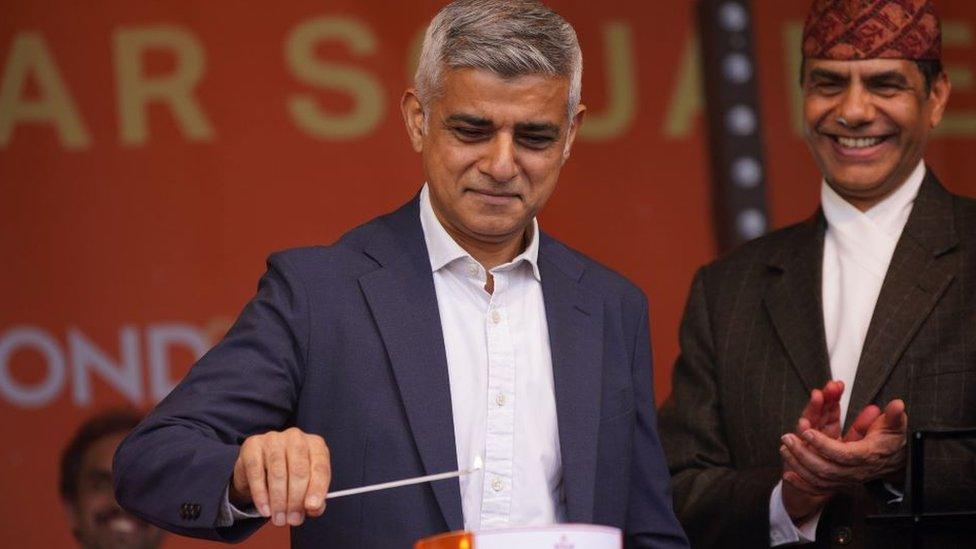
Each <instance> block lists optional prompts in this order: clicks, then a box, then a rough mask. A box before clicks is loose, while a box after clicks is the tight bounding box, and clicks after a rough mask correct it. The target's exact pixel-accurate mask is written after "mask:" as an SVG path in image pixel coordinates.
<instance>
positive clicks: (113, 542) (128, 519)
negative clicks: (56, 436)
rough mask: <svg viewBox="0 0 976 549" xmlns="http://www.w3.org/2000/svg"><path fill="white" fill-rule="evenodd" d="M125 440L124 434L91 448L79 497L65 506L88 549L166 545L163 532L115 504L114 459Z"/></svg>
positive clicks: (139, 548) (80, 480) (85, 459)
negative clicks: (116, 450) (163, 541)
mask: <svg viewBox="0 0 976 549" xmlns="http://www.w3.org/2000/svg"><path fill="white" fill-rule="evenodd" d="M124 437H125V434H124V433H118V434H113V435H109V436H106V437H103V438H101V439H99V440H98V441H96V442H95V443H94V444H92V445H91V446H90V447H89V448H88V451H87V452H85V454H84V457H83V458H82V463H81V471H80V473H79V475H78V497H77V499H76V500H75V501H74V502H67V503H66V504H65V506H66V510H67V513H68V520H69V522H70V523H71V527H72V531H73V533H74V534H75V537H76V538H77V539H78V542H79V543H80V545H81V546H82V547H85V548H86V549H151V548H155V547H158V546H159V545H160V542H161V541H162V537H163V532H162V530H160V529H158V528H156V527H155V526H151V525H149V524H148V523H146V522H143V521H142V520H140V519H138V518H136V517H134V516H132V515H130V514H129V513H127V512H125V511H123V510H122V508H121V507H119V505H118V503H116V502H115V494H114V493H113V489H112V456H113V454H115V449H116V447H118V445H119V443H120V442H122V439H123V438H124Z"/></svg>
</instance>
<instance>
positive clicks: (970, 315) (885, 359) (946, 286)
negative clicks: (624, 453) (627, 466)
mask: <svg viewBox="0 0 976 549" xmlns="http://www.w3.org/2000/svg"><path fill="white" fill-rule="evenodd" d="M825 227H826V224H825V221H824V217H823V214H822V213H821V212H818V213H817V214H816V215H814V216H813V217H812V218H811V219H810V220H808V221H806V222H804V223H801V224H798V225H793V226H791V227H787V228H784V229H781V230H779V231H776V232H773V233H771V234H769V235H767V236H765V237H762V238H760V239H758V240H755V241H753V242H750V243H749V244H746V245H744V246H743V247H741V248H740V249H738V250H737V251H735V252H733V253H732V254H731V255H729V256H728V257H725V258H722V259H720V260H718V261H716V262H714V263H712V264H710V265H707V266H705V267H703V268H702V269H701V270H700V271H699V272H698V273H697V275H696V276H695V280H694V283H693V285H692V289H691V295H690V296H689V299H688V304H687V307H686V309H685V314H684V319H683V322H682V326H681V333H680V342H681V356H680V357H679V358H678V361H677V364H676V365H675V369H674V374H673V393H672V395H671V397H670V398H669V399H668V400H667V402H665V404H664V406H663V408H662V410H661V414H660V432H661V437H662V439H663V444H664V448H665V452H666V454H667V458H668V463H669V467H670V470H671V473H672V475H673V477H674V480H673V482H674V500H675V511H676V512H677V514H678V517H679V519H680V520H681V522H682V523H683V525H684V528H685V531H686V532H687V533H688V536H689V538H690V539H691V542H692V546H693V547H764V546H768V545H769V497H770V493H771V492H772V489H773V487H774V486H775V485H776V483H777V482H778V481H779V479H780V474H781V472H782V464H781V460H780V456H779V447H780V436H781V435H783V434H784V433H786V432H789V431H791V430H792V429H793V427H794V425H795V424H796V421H797V419H798V418H799V415H800V413H801V411H802V410H803V407H804V406H805V405H806V402H807V399H808V395H809V394H810V390H811V389H813V388H817V387H822V386H823V385H824V383H825V382H826V381H827V380H828V379H829V377H828V376H829V371H830V366H829V360H828V357H827V345H826V340H825V336H824V327H823V312H822V308H821V278H820V273H821V266H822V263H823V260H822V257H823V238H824V230H825ZM848 390H850V389H848ZM894 398H902V399H905V401H906V404H907V411H908V417H909V429H910V430H914V429H920V428H955V427H976V202H974V201H973V200H970V199H966V198H961V197H958V196H954V195H952V194H949V193H948V192H947V191H946V190H945V189H944V188H943V187H942V186H941V185H940V184H939V182H938V181H937V180H936V178H935V176H934V175H932V174H931V173H928V174H927V175H926V178H925V181H924V182H923V184H922V187H921V189H920V191H919V194H918V197H917V198H916V200H915V205H914V207H913V210H912V213H911V216H910V217H909V219H908V222H907V224H906V226H905V229H904V232H903V233H902V236H901V238H900V239H899V241H898V245H897V247H896V249H895V252H894V256H893V257H892V261H891V265H890V267H889V268H888V273H887V276H886V278H885V281H884V284H883V287H882V290H881V294H880V296H879V298H878V303H877V306H876V308H875V311H874V316H873V317H872V320H871V324H870V328H869V330H868V334H867V338H866V340H865V343H864V350H863V352H862V356H861V359H860V363H859V365H858V370H857V377H856V379H855V382H854V386H853V393H852V397H851V401H850V407H849V410H848V413H847V419H848V423H850V421H851V419H852V418H853V416H855V415H856V414H857V413H858V412H859V411H860V410H861V409H862V408H864V406H866V405H868V404H871V403H874V404H878V405H879V406H883V405H884V404H885V403H887V402H888V401H889V400H891V399H894ZM926 453H927V454H929V455H928V456H927V458H928V460H930V461H931V463H932V464H933V465H934V464H936V463H938V466H937V467H936V468H934V469H933V468H930V471H929V472H928V476H927V478H926V483H925V484H926V487H927V489H926V494H927V497H928V501H929V502H931V503H932V505H933V506H937V507H941V508H948V507H950V506H953V505H958V504H967V503H968V504H969V506H970V507H971V508H974V507H976V453H974V451H973V445H965V444H955V445H953V444H942V445H940V447H939V448H936V449H935V450H934V452H931V453H930V452H926ZM871 488H873V487H872V486H868V487H864V489H861V490H858V491H856V493H851V494H843V495H839V496H837V497H835V498H834V499H833V500H832V501H831V503H830V504H829V505H828V507H827V509H826V510H825V512H824V514H823V516H822V518H821V520H820V523H819V527H818V531H817V546H824V547H826V546H833V545H839V544H840V542H843V541H847V544H846V546H847V547H880V546H884V547H885V548H886V549H891V548H893V547H898V546H900V545H905V544H907V543H908V540H909V537H908V536H907V535H906V533H905V532H897V531H895V530H894V529H892V528H890V527H888V528H883V529H882V528H877V527H873V526H868V525H867V524H865V522H864V517H865V515H866V514H871V513H874V512H876V511H879V510H882V509H881V507H883V506H884V505H883V504H881V499H880V498H878V497H877V491H875V490H872V489H871ZM889 510H890V509H889ZM971 541H972V540H971ZM972 543H973V544H974V545H973V546H976V541H972Z"/></svg>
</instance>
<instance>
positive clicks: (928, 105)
mask: <svg viewBox="0 0 976 549" xmlns="http://www.w3.org/2000/svg"><path fill="white" fill-rule="evenodd" d="M804 63H805V67H804V73H803V107H804V109H803V111H804V133H805V137H806V140H807V144H808V145H809V147H810V150H811V152H812V153H813V157H814V160H816V162H817V165H818V166H819V167H820V171H821V172H822V173H823V175H824V178H825V179H826V180H827V183H828V184H829V185H830V186H831V188H833V189H834V190H835V191H836V192H837V194H839V195H840V196H842V197H844V198H845V199H846V200H848V201H849V202H851V203H852V204H854V205H855V206H857V207H858V208H860V209H861V210H862V211H863V210H867V209H868V208H870V207H871V206H873V205H874V204H877V203H878V202H879V201H881V200H882V199H883V198H884V197H886V196H887V195H888V194H890V193H891V192H892V191H894V190H895V189H897V188H898V187H899V186H900V185H901V184H902V183H904V182H905V180H906V179H907V178H908V176H909V175H911V173H912V171H913V170H914V169H915V167H916V166H917V165H918V163H919V162H920V161H921V159H922V154H923V152H924V150H925V144H926V142H927V141H928V138H929V134H930V133H931V131H932V129H933V128H935V126H936V125H938V123H939V121H941V119H942V114H943V112H944V111H945V106H946V102H947V100H948V97H949V82H948V79H947V78H946V76H945V75H944V74H942V75H939V76H938V77H936V79H935V80H934V81H933V82H932V87H931V91H927V90H926V86H925V77H924V75H923V74H922V72H921V71H920V70H919V68H918V66H917V65H916V64H915V62H914V61H907V60H901V59H870V60H863V61H832V60H821V59H807V60H806V61H805V62H804Z"/></svg>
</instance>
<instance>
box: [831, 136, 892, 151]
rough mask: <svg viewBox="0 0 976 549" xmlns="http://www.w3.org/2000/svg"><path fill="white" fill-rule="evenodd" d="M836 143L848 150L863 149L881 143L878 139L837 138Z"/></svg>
mask: <svg viewBox="0 0 976 549" xmlns="http://www.w3.org/2000/svg"><path fill="white" fill-rule="evenodd" d="M837 142H838V143H840V144H841V146H843V147H845V148H848V149H865V148H867V147H873V146H875V145H877V144H878V143H880V142H881V138H880V137H857V138H854V137H838V138H837Z"/></svg>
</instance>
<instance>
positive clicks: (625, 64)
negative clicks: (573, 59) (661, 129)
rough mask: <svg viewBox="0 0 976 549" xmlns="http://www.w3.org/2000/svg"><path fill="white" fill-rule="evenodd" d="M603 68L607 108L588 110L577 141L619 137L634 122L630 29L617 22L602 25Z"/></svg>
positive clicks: (635, 88)
mask: <svg viewBox="0 0 976 549" xmlns="http://www.w3.org/2000/svg"><path fill="white" fill-rule="evenodd" d="M602 30H603V42H604V49H603V51H604V57H603V59H604V66H605V67H606V73H607V82H606V84H607V106H606V108H605V109H604V110H603V111H600V112H595V111H592V110H591V111H588V112H587V113H586V123H585V124H583V126H582V127H580V139H585V140H586V141H606V140H608V139H613V138H615V137H618V136H620V135H621V134H623V133H624V132H625V131H627V128H629V127H630V124H631V122H633V120H634V112H635V110H636V106H637V82H636V73H637V67H636V66H635V63H634V41H633V37H632V36H631V31H630V26H628V25H627V24H626V23H623V22H620V21H614V22H611V23H607V24H605V25H603V29H602Z"/></svg>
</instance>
